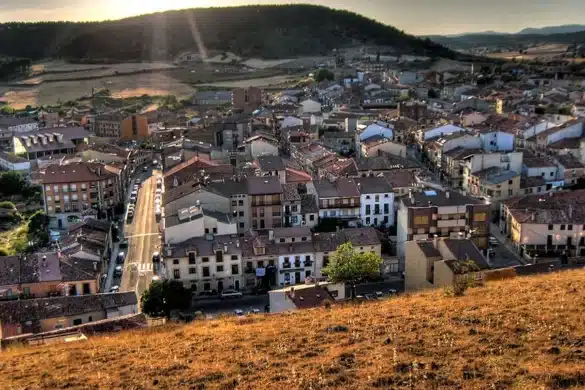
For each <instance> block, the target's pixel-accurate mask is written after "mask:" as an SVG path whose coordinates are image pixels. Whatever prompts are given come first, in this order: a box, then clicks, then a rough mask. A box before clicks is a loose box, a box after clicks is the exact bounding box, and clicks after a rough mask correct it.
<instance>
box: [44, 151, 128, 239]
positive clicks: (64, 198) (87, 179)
mask: <svg viewBox="0 0 585 390" xmlns="http://www.w3.org/2000/svg"><path fill="white" fill-rule="evenodd" d="M115 171H117V170H115V169H112V168H111V167H110V166H108V165H104V164H99V163H88V162H77V163H69V164H65V165H49V166H48V167H47V168H46V169H45V171H44V173H43V174H42V178H41V184H42V188H43V199H44V205H45V212H46V213H47V215H48V216H49V218H50V226H52V227H56V228H58V229H66V228H67V227H68V226H69V225H70V224H73V223H76V222H78V221H80V220H81V219H82V215H83V214H84V212H85V211H87V210H90V209H94V210H96V211H98V213H100V214H101V216H106V215H110V216H113V215H114V207H115V206H116V205H117V204H118V203H120V202H121V201H122V198H121V195H120V177H119V175H118V174H117V173H115Z"/></svg>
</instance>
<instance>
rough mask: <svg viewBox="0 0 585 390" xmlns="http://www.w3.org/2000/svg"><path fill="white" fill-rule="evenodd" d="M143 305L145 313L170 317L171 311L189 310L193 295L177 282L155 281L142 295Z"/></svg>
mask: <svg viewBox="0 0 585 390" xmlns="http://www.w3.org/2000/svg"><path fill="white" fill-rule="evenodd" d="M141 303H142V311H143V312H144V313H146V314H148V315H150V316H166V317H168V316H169V315H170V313H171V310H175V309H179V310H181V309H187V308H189V305H190V303H191V293H190V292H189V290H187V289H186V288H185V287H183V284H182V283H181V282H178V281H176V280H155V281H154V282H152V284H151V285H150V287H149V288H148V290H146V291H145V292H144V294H143V295H142V298H141Z"/></svg>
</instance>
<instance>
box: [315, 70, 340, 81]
mask: <svg viewBox="0 0 585 390" xmlns="http://www.w3.org/2000/svg"><path fill="white" fill-rule="evenodd" d="M334 79H335V75H334V74H333V72H332V71H330V70H329V69H319V70H318V71H317V72H316V73H315V81H316V82H318V83H320V82H321V81H323V80H334Z"/></svg>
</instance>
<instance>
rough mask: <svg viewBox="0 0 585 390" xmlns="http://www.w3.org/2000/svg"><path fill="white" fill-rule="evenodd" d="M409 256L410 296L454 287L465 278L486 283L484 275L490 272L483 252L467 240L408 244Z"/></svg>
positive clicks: (412, 242) (407, 255)
mask: <svg viewBox="0 0 585 390" xmlns="http://www.w3.org/2000/svg"><path fill="white" fill-rule="evenodd" d="M405 252H406V253H405V260H404V262H405V271H404V278H405V282H404V285H405V289H406V291H407V292H411V291H418V290H423V289H428V288H441V287H446V286H453V285H454V283H455V282H456V281H457V280H458V279H464V278H469V279H472V280H473V281H474V282H476V283H482V282H483V273H484V271H486V270H488V269H489V264H488V262H487V260H486V259H485V257H484V255H483V254H482V253H481V251H480V250H479V249H478V248H477V246H476V245H475V244H474V242H473V241H472V240H468V239H465V238H464V239H452V238H436V239H433V240H424V241H408V242H407V243H406V245H405Z"/></svg>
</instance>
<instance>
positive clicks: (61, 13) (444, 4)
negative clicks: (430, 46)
mask: <svg viewBox="0 0 585 390" xmlns="http://www.w3.org/2000/svg"><path fill="white" fill-rule="evenodd" d="M283 3H311V4H320V5H325V6H328V7H333V8H339V9H347V10H350V11H353V12H357V13H359V14H362V15H364V16H367V17H370V18H373V19H376V20H378V21H380V22H382V23H385V24H390V25H393V26H395V27H397V28H399V29H401V30H404V31H405V32H407V33H410V34H415V35H424V34H459V33H463V32H480V31H488V30H493V31H499V32H517V31H519V30H521V29H522V28H525V27H543V26H555V25H562V24H582V23H585V20H584V19H583V15H585V0H554V1H553V0H287V1H279V0H252V1H250V0H75V1H70V0H0V22H9V21H42V20H45V21H46V20H73V21H92V20H105V19H119V18H123V17H127V16H133V15H138V14H144V13H150V12H156V11H164V10H167V9H180V8H192V7H222V6H236V5H246V4H283Z"/></svg>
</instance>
